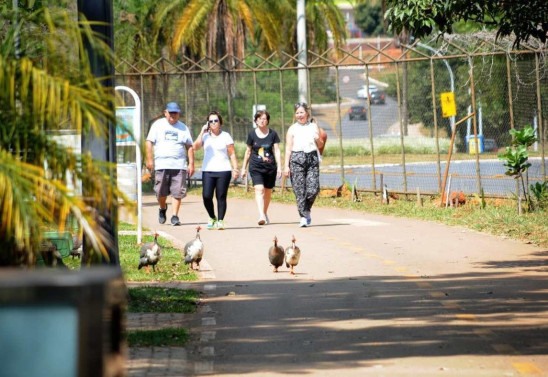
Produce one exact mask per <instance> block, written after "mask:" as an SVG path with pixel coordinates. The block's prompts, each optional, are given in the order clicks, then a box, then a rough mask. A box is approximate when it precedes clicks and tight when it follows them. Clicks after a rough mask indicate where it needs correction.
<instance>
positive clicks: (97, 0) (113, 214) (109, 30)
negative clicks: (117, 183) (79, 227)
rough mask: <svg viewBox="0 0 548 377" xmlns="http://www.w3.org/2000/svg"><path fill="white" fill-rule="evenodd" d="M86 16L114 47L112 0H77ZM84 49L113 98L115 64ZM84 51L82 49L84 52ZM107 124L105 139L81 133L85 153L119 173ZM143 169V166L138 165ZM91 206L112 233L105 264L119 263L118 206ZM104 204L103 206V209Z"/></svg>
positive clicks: (112, 127) (87, 46) (86, 246)
mask: <svg viewBox="0 0 548 377" xmlns="http://www.w3.org/2000/svg"><path fill="white" fill-rule="evenodd" d="M80 15H82V16H84V17H85V18H86V19H87V20H88V21H90V22H93V23H94V24H93V26H92V29H93V31H94V32H96V33H97V34H99V35H100V36H101V37H102V38H104V40H105V41H106V42H107V43H108V44H109V45H110V47H111V49H114V33H113V8H112V0H94V1H89V0H87V1H86V0H78V16H79V17H80ZM84 49H85V52H86V53H87V55H88V57H89V64H90V67H91V70H92V72H93V74H94V75H95V77H96V78H98V79H99V78H101V80H102V84H103V86H105V87H106V88H111V89H112V98H114V66H113V65H112V64H111V63H110V62H108V61H107V59H106V58H105V57H104V56H102V55H100V54H98V53H97V52H96V51H95V50H94V49H93V47H92V46H91V45H90V43H89V42H88V41H86V42H85V45H84ZM82 53H83V52H82ZM112 114H114V103H112ZM105 127H108V134H107V135H108V136H107V138H106V139H105V138H104V137H103V136H102V135H95V134H93V133H88V134H85V135H82V153H90V154H91V156H92V157H93V159H94V160H96V161H104V162H107V163H109V167H108V169H111V171H109V174H111V175H114V176H116V168H115V167H113V166H115V165H114V163H115V162H116V127H115V125H114V124H113V123H112V122H108V124H106V125H105ZM137 168H138V169H140V166H139V167H137ZM82 191H83V195H84V197H85V198H86V197H89V196H88V195H87V192H86V187H82ZM88 204H89V205H90V206H91V207H92V208H100V209H101V210H100V211H98V213H97V216H98V219H97V220H98V221H100V223H101V226H102V227H103V229H104V230H105V231H106V232H107V233H108V234H109V235H110V238H111V241H112V246H111V247H109V248H108V261H107V260H103V263H104V264H110V265H114V266H119V264H120V261H119V259H120V258H119V253H118V226H117V225H118V224H117V218H118V209H117V208H116V207H113V208H108V209H107V208H104V206H103V205H102V203H88ZM103 208H104V209H103ZM90 249H91V245H89V244H88V243H87V242H86V240H85V238H84V258H85V257H86V254H87V253H86V251H89V250H90Z"/></svg>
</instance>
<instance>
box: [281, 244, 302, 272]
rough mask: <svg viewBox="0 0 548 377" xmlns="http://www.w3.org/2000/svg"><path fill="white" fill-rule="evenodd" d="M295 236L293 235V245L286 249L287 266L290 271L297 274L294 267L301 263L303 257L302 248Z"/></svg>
mask: <svg viewBox="0 0 548 377" xmlns="http://www.w3.org/2000/svg"><path fill="white" fill-rule="evenodd" d="M295 242H296V239H295V236H294V235H292V236H291V246H288V247H287V248H286V249H285V266H286V267H287V268H289V269H290V271H289V273H290V274H291V275H295V271H294V270H293V268H294V267H295V266H296V265H297V264H299V259H301V249H300V248H299V247H298V246H297V245H296V244H295Z"/></svg>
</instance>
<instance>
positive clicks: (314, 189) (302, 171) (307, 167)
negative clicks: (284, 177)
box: [289, 151, 320, 218]
mask: <svg viewBox="0 0 548 377" xmlns="http://www.w3.org/2000/svg"><path fill="white" fill-rule="evenodd" d="M289 169H290V171H291V185H292V186H293V192H294V193H295V198H296V199H297V210H298V211H299V215H300V216H301V217H307V218H308V217H309V216H310V209H311V208H312V205H313V204H314V201H315V200H316V196H318V193H319V192H320V162H319V160H318V153H317V152H316V151H314V152H310V153H305V152H291V156H290V158H289Z"/></svg>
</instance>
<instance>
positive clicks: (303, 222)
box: [299, 217, 308, 228]
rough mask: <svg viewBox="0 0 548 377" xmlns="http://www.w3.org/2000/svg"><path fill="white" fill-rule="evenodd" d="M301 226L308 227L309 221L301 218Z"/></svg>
mask: <svg viewBox="0 0 548 377" xmlns="http://www.w3.org/2000/svg"><path fill="white" fill-rule="evenodd" d="M299 226H300V227H301V228H306V227H307V226H308V221H307V220H306V217H301V222H300V223H299Z"/></svg>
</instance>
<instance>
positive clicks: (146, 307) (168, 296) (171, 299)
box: [128, 286, 199, 313]
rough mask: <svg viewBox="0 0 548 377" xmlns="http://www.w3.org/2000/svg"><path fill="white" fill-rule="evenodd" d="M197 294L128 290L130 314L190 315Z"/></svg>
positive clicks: (173, 290) (151, 289) (189, 290)
mask: <svg viewBox="0 0 548 377" xmlns="http://www.w3.org/2000/svg"><path fill="white" fill-rule="evenodd" d="M198 299H199V294H198V292H197V291H195V290H193V289H177V288H164V287H149V286H145V287H136V288H130V289H129V300H128V311H129V312H130V313H192V312H194V311H195V310H196V305H197V303H198Z"/></svg>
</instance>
